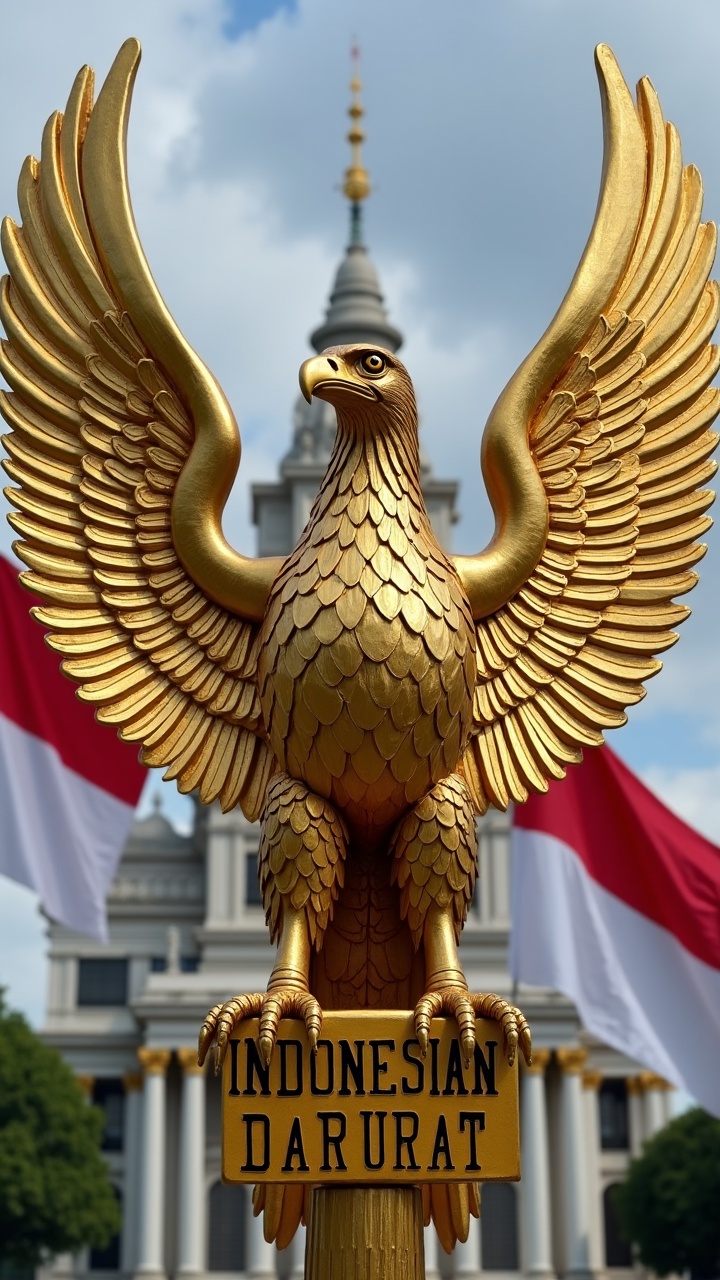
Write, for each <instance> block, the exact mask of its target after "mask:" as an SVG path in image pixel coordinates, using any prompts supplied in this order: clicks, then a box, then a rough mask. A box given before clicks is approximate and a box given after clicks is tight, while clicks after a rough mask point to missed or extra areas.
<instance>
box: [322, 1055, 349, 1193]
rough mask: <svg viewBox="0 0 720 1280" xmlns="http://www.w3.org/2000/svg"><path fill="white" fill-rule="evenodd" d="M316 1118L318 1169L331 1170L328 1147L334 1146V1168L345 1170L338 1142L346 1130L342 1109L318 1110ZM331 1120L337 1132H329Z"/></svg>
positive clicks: (327, 1171)
mask: <svg viewBox="0 0 720 1280" xmlns="http://www.w3.org/2000/svg"><path fill="white" fill-rule="evenodd" d="M318 1044H320V1041H318ZM317 1118H318V1120H319V1121H320V1122H321V1124H322V1144H323V1159H322V1164H321V1165H320V1169H321V1170H322V1172H323V1173H329V1172H330V1171H331V1170H332V1168H333V1166H332V1165H331V1164H330V1148H331V1147H334V1148H335V1168H336V1169H340V1171H341V1172H342V1171H344V1170H346V1169H347V1165H346V1163H345V1161H344V1160H343V1154H342V1151H341V1150H340V1144H341V1142H342V1141H343V1139H344V1137H345V1134H346V1132H347V1120H346V1119H345V1116H344V1115H343V1113H342V1111H318V1113H317ZM333 1120H336V1121H337V1123H338V1132H337V1133H331V1132H330V1124H331V1121H333Z"/></svg>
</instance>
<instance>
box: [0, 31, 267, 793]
mask: <svg viewBox="0 0 720 1280" xmlns="http://www.w3.org/2000/svg"><path fill="white" fill-rule="evenodd" d="M138 61H139V45H138V44H137V42H136V41H128V42H127V43H126V44H125V45H124V46H123V48H122V49H121V50H120V53H119V54H118V57H117V59H116V61H115V64H114V66H113V68H112V70H111V72H110V74H109V76H108V78H107V81H106V82H105V85H104V87H103V89H102V92H101V93H100V95H99V98H98V101H97V104H96V105H95V107H94V108H93V105H92V72H91V71H90V70H89V68H85V69H84V70H83V71H81V72H80V74H79V75H78V77H77V79H76V81H75V85H74V87H73V90H72V93H71V96H70V99H69V102H68V108H67V112H66V114H65V116H64V118H63V117H62V116H61V115H60V114H59V113H56V114H55V115H54V116H53V117H51V119H50V120H49V121H48V124H47V126H46V129H45V133H44V136H43V143H42V152H41V157H42V158H41V161H40V163H38V161H37V160H34V159H29V160H27V161H26V163H25V166H24V168H23V170H22V173H21V176H20V183H19V202H20V209H21V214H22V221H23V225H22V227H17V226H16V225H15V224H14V223H13V222H11V221H10V220H9V219H6V220H5V223H4V225H3V233H2V244H3V251H4V254H5V259H6V262H7V265H8V268H9V272H10V274H9V277H5V278H4V280H3V282H2V291H1V297H0V312H1V314H2V320H3V323H4V326H5V330H6V333H7V341H5V342H4V343H3V346H2V355H1V357H0V368H1V369H2V373H3V375H4V377H5V378H6V380H7V382H8V383H9V385H10V387H11V388H12V393H11V394H5V393H3V394H2V396H1V397H0V408H1V409H2V413H3V416H4V417H5V419H6V421H7V422H8V423H9V425H10V427H11V428H12V434H11V435H9V436H8V437H6V439H5V445H6V448H7V452H8V454H9V455H10V456H9V459H8V460H6V462H5V464H4V465H5V468H6V470H7V472H8V474H9V475H10V476H11V478H12V479H13V480H14V481H15V483H16V485H17V486H18V487H17V488H13V489H10V490H8V497H9V499H10V501H11V503H12V504H13V505H14V507H15V508H16V509H17V514H14V515H13V516H12V517H11V523H12V524H13V526H14V528H15V529H16V530H17V531H18V533H19V534H20V535H21V538H22V541H21V542H19V543H17V544H16V551H17V554H18V555H19V556H20V557H21V559H22V560H24V562H25V564H27V565H28V566H29V569H30V572H29V573H26V574H24V575H23V578H24V581H25V582H26V584H27V585H28V586H29V587H31V588H32V590H33V591H34V592H35V593H36V594H37V595H39V596H40V597H41V599H43V600H44V601H45V607H42V608H39V609H36V610H35V613H36V616H37V617H38V618H39V619H40V621H41V622H43V623H44V624H45V626H47V627H48V628H49V631H50V635H49V637H48V638H49V643H50V644H51V645H52V646H53V647H54V648H55V649H57V650H58V651H59V652H60V653H61V654H62V655H63V664H62V665H63V669H64V670H65V671H66V672H67V674H68V675H70V676H72V677H73V679H75V680H77V681H78V682H79V684H80V690H79V696H80V697H81V698H82V699H83V700H85V701H87V702H90V703H93V704H94V705H95V706H96V707H97V714H98V718H99V719H100V720H103V721H105V722H107V723H110V724H114V725H116V726H117V727H118V730H119V732H120V734H121V736H122V737H123V738H125V739H128V740H130V741H135V742H139V743H141V744H142V759H143V761H144V763H145V764H147V765H155V766H157V765H161V766H167V773H166V775H165V776H166V777H170V778H176V779H177V782H178V786H179V787H180V790H181V791H190V790H193V789H195V788H198V789H199V792H200V796H201V798H202V799H203V800H204V801H208V802H209V801H211V800H215V799H219V800H220V802H221V804H222V805H223V807H224V808H230V807H232V806H233V805H235V804H237V803H240V804H241V806H242V808H243V810H244V812H245V813H246V814H247V816H248V817H250V818H255V817H257V815H258V812H259V809H260V805H261V802H262V797H263V794H264V790H265V785H266V782H267V779H268V776H269V773H270V769H271V764H272V759H271V755H270V751H269V748H268V747H267V744H266V743H265V741H264V740H263V738H262V736H261V734H262V729H261V721H260V707H259V700H258V693H257V688H256V640H257V626H256V623H255V621H254V619H257V618H259V617H261V616H262V612H263V610H264V602H265V599H266V597H267V591H268V589H269V585H270V583H271V581H272V578H273V577H274V574H275V572H276V569H277V563H274V562H263V561H248V560H245V559H244V557H241V556H238V555H236V554H235V553H234V552H232V551H231V549H230V548H229V547H228V545H227V543H225V541H224V539H223V537H222V532H221V529H220V516H221V513H222V508H223V506H224V502H225V499H226V498H227V494H228V492H229V489H230V486H231V483H232V480H233V478H234V474H235V471H236V469H237V464H238V461H239V435H238V431H237V426H236V424H235V421H234V418H233V417H232V413H231V411H230V409H229V406H228V405H227V402H226V401H225V399H224V397H223V395H222V392H221V391H220V389H219V388H218V386H217V384H216V383H215V381H214V379H213V378H212V375H211V374H210V373H209V371H208V370H207V369H206V368H205V366H204V365H203V364H202V362H201V361H200V360H199V358H198V357H197V355H196V354H195V352H194V351H192V349H191V348H190V347H189V346H187V344H186V343H185V342H184V340H183V338H182V336H181V335H180V333H179V332H178V330H177V329H176V327H175V325H174V322H173V321H172V319H171V317H170V316H169V314H168V312H167V311H166V309H165V307H164V304H163V302H162V299H161V298H160V295H159V294H158V292H157V289H156V287H155V285H154V282H153V280H152V277H151V275H150V273H149V269H148V267H147V263H146V261H145V258H144V255H143V252H142V249H141V247H140V244H139V241H138V239H137V233H136V231H135V226H134V222H133V217H132V212H131V209H130V204H129V199H128V194H127V182H126V173H125V142H124V140H125V130H126V124H127V113H128V109H129V103H130V94H131V89H132V84H133V81H134V76H135V71H136V68H137V64H138ZM203 584H204V585H203ZM238 615H241V616H238ZM242 615H245V616H242Z"/></svg>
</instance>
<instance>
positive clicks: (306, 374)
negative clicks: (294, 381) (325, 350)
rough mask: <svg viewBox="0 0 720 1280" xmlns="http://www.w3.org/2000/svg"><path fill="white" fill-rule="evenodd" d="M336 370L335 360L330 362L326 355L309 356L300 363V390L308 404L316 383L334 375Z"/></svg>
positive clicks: (325, 380) (326, 380)
mask: <svg viewBox="0 0 720 1280" xmlns="http://www.w3.org/2000/svg"><path fill="white" fill-rule="evenodd" d="M337 371H338V365H337V360H333V362H332V364H331V363H330V361H329V360H328V358H327V356H311V357H310V359H309V360H305V361H304V362H303V364H301V365H300V374H299V377H300V390H301V391H302V393H303V395H304V397H305V399H306V400H307V402H308V404H309V403H310V401H311V400H312V395H313V391H314V390H315V388H316V387H317V386H318V384H319V383H321V382H328V381H329V380H330V379H331V378H334V377H336V376H337Z"/></svg>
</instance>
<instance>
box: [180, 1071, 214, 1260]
mask: <svg viewBox="0 0 720 1280" xmlns="http://www.w3.org/2000/svg"><path fill="white" fill-rule="evenodd" d="M177 1057H178V1062H179V1063H180V1066H181V1067H182V1073H183V1080H182V1099H181V1104H180V1107H181V1110H180V1161H179V1162H180V1168H179V1170H178V1175H179V1188H178V1192H179V1194H178V1254H177V1257H178V1262H177V1274H178V1276H187V1277H191V1276H193V1277H194V1276H199V1275H202V1274H204V1273H205V1271H206V1270H207V1265H206V1258H205V1251H206V1246H205V1236H206V1230H205V1219H206V1193H205V1069H204V1067H199V1066H198V1061H197V1049H178V1051H177Z"/></svg>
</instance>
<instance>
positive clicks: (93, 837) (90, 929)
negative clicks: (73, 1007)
mask: <svg viewBox="0 0 720 1280" xmlns="http://www.w3.org/2000/svg"><path fill="white" fill-rule="evenodd" d="M31 605H32V597H31V596H30V595H29V594H28V592H27V591H25V590H24V589H23V588H22V587H21V586H20V583H19V581H18V576H17V572H16V570H15V569H14V568H13V566H12V565H11V564H10V563H9V562H8V561H7V560H6V559H5V558H4V557H3V556H0V873H1V874H2V875H6V876H9V877H10V879H11V880H18V881H19V882H20V884H24V885H27V886H28V887H29V888H31V889H35V890H36V891H37V893H38V894H39V895H40V901H41V903H42V906H43V909H44V910H45V912H46V913H47V914H48V915H49V916H50V917H51V918H52V919H53V920H58V921H59V922H60V923H61V924H65V925H68V926H69V927H70V928H71V929H77V930H78V932H80V933H86V934H89V935H90V936H91V937H93V938H97V939H98V941H100V942H105V941H106V940H107V920H106V914H105V898H106V896H107V892H108V889H109V888H110V884H111V882H112V879H113V876H114V874H115V870H116V867H117V864H118V860H119V857H120V854H121V852H122V848H123V845H124V843H125V839H126V837H127V835H128V832H129V830H130V825H131V823H132V820H133V816H134V813H135V806H136V804H137V802H138V800H139V798H140V792H141V791H142V787H143V783H144V781H145V779H146V777H147V770H146V769H145V768H143V766H142V765H141V764H140V763H139V761H138V753H137V748H136V747H133V746H130V745H129V744H127V743H124V742H121V741H120V740H119V738H118V737H117V736H116V734H115V732H114V730H113V729H111V728H109V727H108V726H106V725H101V724H98V723H97V721H96V720H95V716H94V714H93V710H92V707H90V706H88V705H87V704H86V703H82V702H80V701H79V700H78V699H77V698H76V697H75V690H74V685H73V684H72V682H71V681H70V680H68V679H67V677H66V676H64V675H63V674H62V672H61V671H60V668H59V659H58V656H57V655H56V654H55V653H53V652H52V651H51V650H50V649H48V648H47V646H46V645H45V643H44V640H43V633H42V629H41V628H40V627H39V626H38V624H37V622H35V621H34V619H33V618H31V617H30V614H29V613H28V610H29V608H30V606H31Z"/></svg>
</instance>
